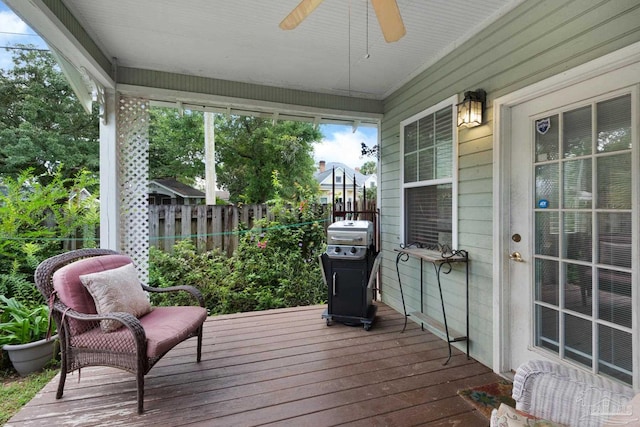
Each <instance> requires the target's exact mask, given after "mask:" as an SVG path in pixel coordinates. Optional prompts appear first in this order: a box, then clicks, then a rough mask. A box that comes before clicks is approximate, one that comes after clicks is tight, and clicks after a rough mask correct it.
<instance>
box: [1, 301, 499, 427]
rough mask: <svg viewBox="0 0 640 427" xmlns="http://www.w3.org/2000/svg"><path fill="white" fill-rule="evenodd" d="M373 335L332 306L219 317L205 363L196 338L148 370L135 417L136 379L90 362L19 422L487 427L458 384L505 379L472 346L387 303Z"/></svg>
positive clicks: (208, 337) (208, 336)
mask: <svg viewBox="0 0 640 427" xmlns="http://www.w3.org/2000/svg"><path fill="white" fill-rule="evenodd" d="M378 306H379V309H378V317H377V319H376V323H375V324H374V326H373V327H372V328H371V330H370V331H365V330H364V329H363V328H361V327H349V326H345V325H342V324H339V323H336V324H334V325H333V326H331V327H327V326H326V324H325V321H324V320H322V319H321V313H322V311H323V310H324V306H313V307H299V308H292V309H283V310H272V311H265V312H252V313H243V314H237V315H228V316H219V317H211V318H209V319H208V320H207V322H206V324H205V341H204V348H203V357H202V362H201V363H199V364H196V363H195V340H189V341H187V342H185V343H182V344H181V345H180V346H178V347H176V348H175V349H174V350H172V351H171V352H169V353H168V354H167V355H166V356H165V357H164V359H163V360H161V361H160V362H159V363H158V364H157V365H156V366H155V367H154V368H153V369H152V370H151V372H150V373H149V374H148V375H147V377H146V395H145V413H144V414H143V415H137V414H136V413H135V379H134V377H133V375H131V374H128V373H126V372H123V371H119V370H117V369H111V368H91V369H89V368H87V369H83V370H82V374H81V381H79V382H78V373H77V372H76V373H74V374H72V375H69V376H68V377H67V384H66V388H65V394H64V396H63V398H62V399H61V400H56V399H55V389H56V386H57V382H58V381H57V380H58V379H57V377H56V378H54V380H53V381H52V382H51V383H50V384H48V385H47V386H46V387H45V388H44V389H43V391H42V392H41V393H40V394H39V395H38V396H37V397H36V398H34V399H33V400H32V401H31V402H30V403H28V404H27V405H26V406H25V407H24V408H23V409H22V410H21V411H20V412H19V413H18V414H16V415H15V416H14V417H13V418H12V419H11V420H10V421H9V423H8V425H10V426H34V425H46V426H60V425H73V426H88V425H92V426H93V425H128V426H149V425H154V426H182V425H203V426H216V427H217V426H250V425H270V426H275V425H282V426H329V425H343V424H344V425H352V426H382V425H385V426H414V425H423V426H445V425H456V426H473V427H475V426H487V425H488V424H489V423H488V420H486V419H485V418H483V416H482V415H481V414H479V413H478V412H477V411H476V410H474V409H473V408H472V407H471V406H470V405H469V404H468V403H467V402H466V401H464V400H463V399H462V398H461V397H459V396H457V394H456V392H457V391H458V390H459V389H463V388H467V387H470V386H474V385H482V384H486V383H489V382H492V381H496V380H498V379H499V377H498V376H496V375H494V374H493V373H492V372H491V371H490V369H488V368H487V367H485V366H483V365H481V364H479V363H477V362H476V361H474V360H467V357H466V356H465V355H464V354H462V353H461V352H459V351H457V350H454V351H455V353H454V356H453V358H452V360H451V362H450V363H449V365H447V366H443V365H442V363H443V362H444V360H445V359H446V356H447V346H446V343H445V342H444V341H442V340H441V339H439V338H437V337H435V336H434V335H432V334H430V333H428V332H424V331H421V330H420V327H419V326H417V325H415V324H414V323H413V322H409V325H408V327H407V330H406V331H405V332H404V333H400V331H401V329H402V323H403V317H402V315H400V314H398V313H397V312H396V311H394V310H392V309H390V308H389V307H387V306H385V305H383V304H378Z"/></svg>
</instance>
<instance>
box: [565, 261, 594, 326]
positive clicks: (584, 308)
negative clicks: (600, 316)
mask: <svg viewBox="0 0 640 427" xmlns="http://www.w3.org/2000/svg"><path fill="white" fill-rule="evenodd" d="M564 268H565V270H564V271H565V273H564V274H565V280H564V306H565V308H567V309H568V310H572V311H576V312H578V313H582V314H587V315H591V313H592V311H591V307H592V304H591V301H592V298H591V296H592V295H591V294H592V293H593V285H592V279H591V276H592V273H591V271H592V270H591V266H588V265H578V264H572V263H566V264H565V265H564Z"/></svg>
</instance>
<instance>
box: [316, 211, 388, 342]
mask: <svg viewBox="0 0 640 427" xmlns="http://www.w3.org/2000/svg"><path fill="white" fill-rule="evenodd" d="M376 255H377V253H376V249H375V246H374V243H373V223H372V222H370V221H336V222H334V223H333V224H331V225H330V226H329V227H328V229H327V250H326V252H325V253H324V254H322V256H321V260H322V269H323V273H324V277H325V282H326V283H327V289H328V304H327V305H328V306H327V310H325V312H324V313H323V314H322V317H323V318H324V319H326V320H327V325H331V323H332V322H333V321H334V320H335V321H337V322H341V323H345V324H349V325H363V326H364V329H365V330H369V329H370V328H371V324H372V323H373V321H374V320H375V315H376V311H377V309H378V308H377V306H376V305H375V304H373V301H374V299H375V291H376V290H375V288H374V286H373V285H374V283H375V280H374V279H375V278H373V277H372V271H373V266H374V262H375V260H376Z"/></svg>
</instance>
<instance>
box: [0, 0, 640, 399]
mask: <svg viewBox="0 0 640 427" xmlns="http://www.w3.org/2000/svg"><path fill="white" fill-rule="evenodd" d="M5 2H6V3H7V4H8V5H9V7H11V8H12V9H14V10H16V11H18V12H19V14H20V15H21V16H22V17H24V18H25V19H27V21H29V23H30V24H31V25H32V26H33V27H34V29H35V30H36V31H37V32H38V33H39V34H42V35H43V36H44V37H45V38H47V39H48V41H49V42H50V44H52V45H53V46H54V47H55V48H56V49H60V50H61V51H62V53H63V55H62V56H63V57H65V58H68V59H69V60H70V61H72V62H73V66H74V67H75V68H77V69H78V70H81V71H82V72H83V73H85V75H86V76H87V80H88V81H93V82H97V84H95V85H94V86H95V87H97V89H96V90H97V91H98V92H99V93H100V94H102V95H103V102H102V106H103V107H104V115H103V121H102V123H101V144H100V146H101V178H102V179H101V191H100V195H101V198H102V200H103V202H104V203H103V209H102V210H101V215H102V220H103V226H101V233H102V234H101V244H102V245H103V246H105V247H110V248H114V249H120V250H125V251H129V252H131V253H134V254H136V256H138V257H139V258H136V264H138V265H139V266H142V268H144V266H146V265H147V263H148V261H147V259H145V257H144V255H145V253H146V252H145V250H144V245H145V244H146V242H145V241H144V236H143V234H140V235H139V238H136V239H134V238H130V239H129V240H128V241H127V242H130V243H126V244H130V245H138V246H139V248H138V246H136V247H134V248H131V247H127V246H126V244H125V246H124V247H123V246H122V244H121V242H123V239H121V237H122V236H136V234H135V233H137V232H139V230H140V224H144V219H145V214H146V211H145V210H144V207H141V203H140V202H139V201H137V200H140V198H137V199H136V197H138V194H137V193H135V191H136V188H137V187H136V185H134V184H137V183H144V185H140V189H139V190H140V191H142V189H143V190H144V191H146V182H145V178H144V177H146V176H147V175H145V172H146V169H145V167H146V166H145V161H144V159H145V153H144V150H141V149H140V147H144V144H142V143H141V141H140V140H141V139H144V131H145V129H146V126H147V123H148V121H147V119H148V107H149V105H150V103H151V102H156V101H157V102H162V103H164V104H162V105H172V103H173V104H175V105H176V108H183V107H184V106H185V105H187V104H188V105H192V106H194V107H193V108H196V107H198V108H211V110H213V111H218V112H221V113H225V112H226V113H227V114H234V113H235V114H252V113H253V114H256V115H261V116H263V117H270V118H272V119H273V120H279V119H282V118H284V117H294V118H299V119H300V120H307V121H310V122H316V123H320V122H325V123H332V122H335V121H337V120H342V121H344V122H345V123H352V124H353V126H354V128H356V127H357V126H358V124H360V123H365V122H366V123H368V124H373V125H376V126H378V127H379V132H378V134H379V135H380V137H379V138H380V141H379V144H380V161H379V164H378V174H379V175H380V176H379V178H380V179H379V182H380V184H379V185H380V188H379V193H378V194H379V198H378V207H379V208H380V212H381V214H380V220H381V225H380V230H381V250H382V267H381V276H382V288H383V289H384V292H383V293H382V294H381V298H382V301H383V302H384V303H386V304H388V305H389V306H391V307H393V308H395V309H396V310H398V311H400V312H403V302H405V303H406V309H407V311H409V312H414V311H420V309H421V308H422V307H421V305H422V304H423V303H424V304H423V307H424V311H425V312H426V313H427V314H429V315H430V316H432V317H436V318H439V319H440V318H442V314H441V313H442V308H441V306H440V304H439V299H438V298H437V297H434V296H436V295H438V291H437V283H436V280H435V277H434V275H433V274H432V273H431V269H427V267H428V266H423V267H422V268H423V269H424V289H423V292H422V293H421V288H420V286H419V280H420V279H419V278H420V277H422V276H423V274H422V273H423V271H421V266H422V264H421V263H420V262H419V261H418V260H416V259H413V258H412V259H409V260H408V261H407V262H404V263H402V264H401V265H400V266H399V268H400V269H401V270H400V272H399V273H397V272H396V260H397V259H398V258H397V252H396V251H395V249H397V248H399V247H400V245H404V244H409V243H412V242H418V243H421V244H435V243H440V244H448V245H451V246H453V247H454V248H456V249H463V250H466V251H468V253H469V259H470V264H469V273H470V275H469V281H468V283H469V297H470V299H471V301H472V303H471V304H470V307H469V308H470V309H469V312H468V317H467V311H466V293H465V284H466V276H465V271H466V270H465V268H464V266H461V265H454V266H453V267H452V269H451V272H450V274H448V275H446V277H443V278H442V285H443V289H442V292H443V296H444V301H445V307H446V309H447V315H448V322H449V326H450V327H452V328H455V329H462V330H464V328H465V323H466V321H467V319H469V323H470V331H469V340H470V352H471V356H472V357H474V358H475V359H477V360H479V361H481V362H482V363H484V364H486V365H487V366H490V367H491V368H492V369H493V370H494V371H496V372H499V373H504V374H505V375H509V373H510V372H513V371H514V370H515V369H516V368H517V367H518V366H519V365H520V364H521V363H522V362H524V361H526V360H530V359H534V358H536V359H549V360H554V361H558V362H560V363H566V364H571V365H574V366H579V367H581V368H582V369H583V370H585V371H588V372H592V373H594V374H596V375H604V376H608V377H611V378H614V379H616V380H617V381H620V382H622V383H625V384H628V385H630V386H632V387H634V388H635V389H636V390H640V326H639V325H640V321H639V319H640V280H639V277H638V275H639V273H638V272H639V271H640V256H638V255H639V254H640V203H639V200H640V186H639V185H637V183H638V179H639V177H640V160H639V159H640V140H639V138H640V120H639V119H638V117H640V116H639V113H638V111H640V95H639V93H640V2H639V1H637V0H597V1H596V0H594V1H587V0H579V1H578V0H548V1H542V0H524V1H522V0H514V1H508V0H504V1H502V0H486V1H485V0H483V1H471V0H468V1H463V0H455V1H454V0H452V2H451V3H452V4H454V5H455V6H452V7H445V5H444V3H443V2H426V1H425V2H422V1H420V2H415V1H409V0H398V5H399V7H400V10H401V12H402V14H403V19H404V20H405V21H406V27H407V34H406V36H405V37H404V38H403V39H400V40H399V41H397V42H395V43H393V44H389V45H385V44H378V45H376V46H375V48H372V49H371V55H370V59H367V60H363V59H362V56H361V55H359V54H356V53H354V54H353V55H351V58H355V59H352V60H351V61H349V60H348V56H347V54H346V52H347V47H346V41H345V37H344V36H341V35H344V34H345V32H344V31H343V30H344V29H343V28H342V27H340V28H338V25H339V24H340V22H339V21H341V20H340V19H335V16H338V12H337V11H336V12H335V15H331V14H332V13H334V12H333V11H335V10H336V9H335V8H336V7H338V6H336V5H338V4H339V3H342V2H324V3H323V4H322V5H321V6H319V7H318V8H317V9H316V10H315V11H314V12H313V14H315V15H312V16H311V17H316V18H317V17H318V15H320V18H322V19H315V20H311V21H307V22H305V23H304V24H303V27H304V28H297V29H296V30H293V31H292V32H289V33H286V34H285V33H282V32H279V29H278V28H277V24H278V22H279V21H280V19H281V18H282V17H283V16H284V15H285V14H286V13H288V10H289V9H290V7H294V6H295V3H297V2H296V1H291V2H259V1H257V0H255V1H249V0H247V1H246V2H211V3H215V5H212V6H210V9H207V10H208V12H209V14H208V15H207V19H199V18H200V17H201V16H203V15H204V11H203V9H205V6H207V5H208V4H209V2H204V1H199V2H165V3H164V4H163V7H164V8H165V9H170V8H172V7H177V8H181V10H179V11H178V10H175V9H170V10H165V13H162V14H158V13H149V14H148V15H145V13H146V12H145V11H152V10H154V6H155V3H153V2H152V1H151V0H139V1H136V2H135V5H134V2H119V3H118V7H105V6H104V4H103V3H104V2H103V3H100V2H83V1H80V0H65V1H64V2H62V0H49V1H46V2H44V1H38V2H25V1H23V0H5ZM240 3H242V6H240V5H239V4H240ZM245 3H249V4H250V10H252V11H253V13H252V14H246V13H244V11H245V10H247V9H246V7H247V6H246V5H245ZM267 3H268V5H267ZM360 3H362V4H363V5H364V4H365V3H366V2H355V3H353V7H360V6H361V5H360ZM276 4H277V5H278V6H275V5H276ZM448 4H449V2H447V5H448ZM289 6H290V7H289ZM362 7H364V6H362ZM239 8H240V9H239ZM113 9H117V10H113ZM172 12H173V13H172ZM178 12H179V13H178ZM252 16H255V17H256V18H255V19H254V20H252V19H253V18H251V17H252ZM350 16H352V17H353V19H354V20H357V19H359V16H360V14H357V13H354V14H350ZM362 16H364V14H362ZM367 16H368V15H367ZM311 17H310V18H311ZM147 18H148V19H147ZM310 18H308V19H310ZM180 19H184V21H180V22H177V23H176V22H174V20H180ZM214 19H215V20H216V25H212V20H214ZM434 20H436V21H434ZM438 20H439V21H438ZM186 23H188V24H186ZM318 23H320V24H321V25H319V24H318ZM358 24H363V26H362V27H357V28H365V27H364V22H358ZM374 27H375V26H374ZM175 28H182V29H185V31H183V32H181V34H180V37H176V36H175V34H174V33H175V32H172V31H171V30H172V29H175ZM354 28H355V27H354ZM187 30H192V31H187ZM218 30H219V31H220V33H219V34H218V33H215V31H218ZM236 30H237V31H240V32H241V33H240V34H238V33H234V31H236ZM376 31H377V28H376ZM427 31H431V33H428V32H427ZM189 34H192V36H193V37H192V38H189ZM429 34H433V35H437V36H438V37H437V38H436V37H435V36H432V35H431V36H430V35H429ZM247 37H249V39H250V40H251V43H247ZM377 39H381V37H373V38H372V41H373V40H377ZM131 40H135V41H136V43H131ZM438 40H444V41H445V44H444V45H442V44H441V45H438V44H437V43H438ZM181 43H183V44H181ZM382 43H384V42H382ZM254 45H255V46H257V47H258V49H260V50H261V51H260V52H255V51H250V49H252V47H253V46H254ZM326 46H329V47H330V48H326ZM433 46H435V48H434V49H432V47H433ZM217 48H224V50H223V52H222V53H219V52H218V51H217V50H215V49H217ZM205 50H206V52H207V55H202V52H203V51H205ZM233 52H241V54H239V55H240V56H234V55H232V53H233ZM349 52H351V51H350V50H349ZM367 52H369V49H367ZM142 53H144V55H143V54H142ZM280 54H282V55H283V56H279V55H280ZM307 54H308V56H306V55H307ZM368 56H369V55H368V54H367V57H368ZM112 58H118V62H117V64H116V62H115V61H114V59H112ZM345 58H347V59H345ZM316 60H317V62H316ZM207 61H210V62H207ZM412 61H414V62H412ZM344 62H347V63H346V64H345V63H344ZM405 64H412V65H411V68H409V69H406V68H403V67H405ZM352 68H353V72H352ZM116 70H117V73H116ZM185 70H188V72H187V71H185ZM345 76H346V77H345ZM476 89H483V90H484V91H486V95H487V98H486V105H485V108H484V117H483V119H482V120H480V122H479V126H477V127H470V128H467V127H458V126H457V113H458V111H459V110H460V111H463V108H461V107H458V104H459V103H461V101H462V100H463V98H464V97H465V92H468V91H475V90H476ZM100 90H102V92H100ZM98 98H100V97H98ZM141 135H142V136H141ZM143 142H144V141H143ZM118 159H122V160H123V161H122V162H119V161H117V160H118ZM132 171H135V173H134V172H132ZM332 197H333V196H332ZM142 200H144V198H142ZM120 201H122V203H120ZM122 218H125V219H126V221H123V220H121V219H122ZM123 224H124V225H123ZM138 249H140V250H138ZM612 254H617V255H616V256H613V255H612ZM400 277H401V278H402V280H403V285H404V288H403V293H401V289H400V287H399V283H398V280H399V278H400ZM409 319H411V320H414V321H418V320H417V317H415V316H411V317H409ZM456 345H458V346H460V348H463V349H464V348H465V344H464V343H456Z"/></svg>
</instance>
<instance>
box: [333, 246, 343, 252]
mask: <svg viewBox="0 0 640 427" xmlns="http://www.w3.org/2000/svg"><path fill="white" fill-rule="evenodd" d="M341 251H342V249H340V246H336V248H335V249H334V252H335V253H337V254H339V253H340V252H341Z"/></svg>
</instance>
